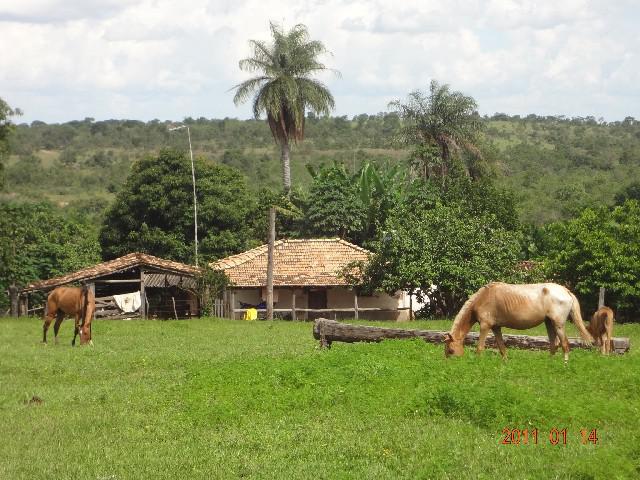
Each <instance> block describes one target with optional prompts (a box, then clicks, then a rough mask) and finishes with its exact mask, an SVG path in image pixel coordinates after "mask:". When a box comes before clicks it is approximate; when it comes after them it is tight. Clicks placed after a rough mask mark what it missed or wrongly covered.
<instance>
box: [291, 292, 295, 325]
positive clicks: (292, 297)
mask: <svg viewBox="0 0 640 480" xmlns="http://www.w3.org/2000/svg"><path fill="white" fill-rule="evenodd" d="M291 320H293V321H294V322H295V321H296V289H295V288H294V289H293V290H292V291H291Z"/></svg>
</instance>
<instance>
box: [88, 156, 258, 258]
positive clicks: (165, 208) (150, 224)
mask: <svg viewBox="0 0 640 480" xmlns="http://www.w3.org/2000/svg"><path fill="white" fill-rule="evenodd" d="M195 171H196V192H197V201H198V241H199V245H198V251H199V254H200V255H202V260H203V261H206V260H213V259H216V258H220V257H224V256H227V255H231V254H233V253H238V252H240V251H242V250H244V249H245V247H246V246H247V243H248V242H249V241H250V240H251V238H252V233H251V232H250V231H249V224H248V222H249V218H250V214H251V212H252V211H253V209H254V201H253V199H252V196H251V195H250V193H249V191H248V189H247V183H246V180H245V178H244V177H243V176H242V174H240V172H238V171H237V170H235V169H232V168H230V167H226V166H224V165H209V164H206V163H205V162H204V161H202V160H200V159H197V160H196V165H195ZM193 242H194V228H193V186H192V179H191V166H190V163H189V159H188V158H187V156H186V155H185V154H184V153H183V152H178V151H175V150H163V151H161V152H160V154H159V155H158V156H157V157H151V156H150V157H148V158H146V159H144V160H142V161H140V162H138V163H136V164H135V165H134V166H133V168H132V171H131V174H130V175H129V177H128V179H127V181H126V183H125V185H124V186H123V188H122V190H121V191H120V192H119V194H118V195H117V197H116V199H115V201H114V203H113V204H112V206H111V207H110V208H109V210H108V211H107V212H106V214H105V219H104V223H103V226H102V229H101V232H100V244H101V246H102V252H103V256H104V257H105V258H115V257H118V256H121V255H124V254H126V253H130V252H133V251H142V252H147V253H150V254H153V255H157V256H159V257H162V258H170V259H174V260H178V261H183V262H192V261H193V254H194V253H193V252H194V248H193V247H194V245H193Z"/></svg>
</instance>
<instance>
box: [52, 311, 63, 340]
mask: <svg viewBox="0 0 640 480" xmlns="http://www.w3.org/2000/svg"><path fill="white" fill-rule="evenodd" d="M63 319H64V312H62V311H59V312H58V315H57V316H56V323H54V325H53V337H54V341H55V343H56V345H57V344H58V332H59V331H60V324H61V323H62V320H63Z"/></svg>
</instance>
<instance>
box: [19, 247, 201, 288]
mask: <svg viewBox="0 0 640 480" xmlns="http://www.w3.org/2000/svg"><path fill="white" fill-rule="evenodd" d="M138 266H145V267H151V268H158V269H161V270H168V271H171V272H174V273H179V274H183V275H188V276H194V275H196V273H198V272H199V269H198V268H196V267H194V266H191V265H186V264H184V263H179V262H174V261H171V260H164V259H162V258H158V257H154V256H153V255H147V254H146V253H137V252H136V253H129V254H128V255H125V256H124V257H120V258H116V259H115V260H109V261H108V262H103V263H99V264H97V265H94V266H93V267H88V268H84V269H82V270H78V271H77V272H73V273H69V274H67V275H62V276H60V277H56V278H50V279H49V280H41V281H39V282H34V283H31V284H29V285H27V286H26V287H25V288H24V289H23V290H22V291H23V292H28V291H33V290H48V289H51V288H54V287H57V286H60V285H65V284H67V283H72V282H79V281H86V280H91V279H93V278H97V277H102V276H104V275H110V274H112V273H117V272H120V271H122V270H127V269H129V268H132V267H138Z"/></svg>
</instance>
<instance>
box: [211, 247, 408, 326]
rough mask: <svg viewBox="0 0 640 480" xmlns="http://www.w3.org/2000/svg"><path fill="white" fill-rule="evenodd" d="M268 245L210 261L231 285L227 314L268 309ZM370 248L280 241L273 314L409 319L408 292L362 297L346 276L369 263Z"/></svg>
mask: <svg viewBox="0 0 640 480" xmlns="http://www.w3.org/2000/svg"><path fill="white" fill-rule="evenodd" d="M267 250H268V246H267V245H262V246H260V247H257V248H254V249H252V250H248V251H246V252H244V253H240V254H237V255H232V256H230V257H227V258H224V259H222V260H218V261H217V262H214V263H212V264H211V267H212V268H214V269H216V270H221V271H223V272H224V273H225V274H226V275H227V277H228V278H229V280H230V282H231V284H232V286H231V287H228V288H227V291H226V294H225V295H226V301H225V303H226V305H227V309H226V310H227V316H229V317H231V318H239V317H241V316H242V315H243V313H244V312H245V311H246V310H247V309H248V308H257V310H258V311H259V312H260V311H265V308H266V305H265V300H266V285H267ZM370 255H371V252H369V251H368V250H366V249H364V248H361V247H359V246H357V245H354V244H352V243H349V242H347V241H345V240H342V239H340V238H329V239H300V240H278V241H276V242H275V246H274V273H273V288H274V313H275V315H276V316H278V317H281V318H287V319H293V320H301V319H313V318H317V317H321V316H324V317H331V318H358V317H366V318H367V319H380V320H403V319H408V318H409V309H408V305H409V303H408V295H406V294H405V293H404V292H397V293H396V294H395V295H388V294H386V293H382V292H380V293H376V294H375V295H371V296H363V295H358V293H357V291H356V289H354V288H352V287H350V286H349V285H348V284H347V282H346V280H345V279H344V278H343V276H342V274H341V273H342V271H343V270H344V268H345V267H347V265H349V264H350V263H352V262H355V261H364V262H366V261H368V259H369V256H370Z"/></svg>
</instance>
